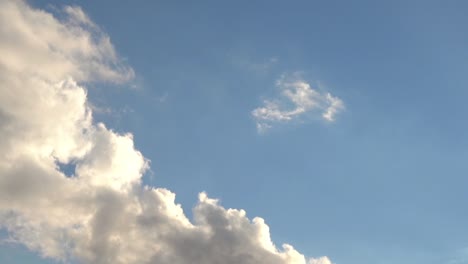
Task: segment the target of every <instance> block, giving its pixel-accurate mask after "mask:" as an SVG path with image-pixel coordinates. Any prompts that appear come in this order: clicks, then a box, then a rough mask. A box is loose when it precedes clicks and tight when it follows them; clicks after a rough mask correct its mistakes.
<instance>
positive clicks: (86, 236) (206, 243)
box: [0, 0, 331, 264]
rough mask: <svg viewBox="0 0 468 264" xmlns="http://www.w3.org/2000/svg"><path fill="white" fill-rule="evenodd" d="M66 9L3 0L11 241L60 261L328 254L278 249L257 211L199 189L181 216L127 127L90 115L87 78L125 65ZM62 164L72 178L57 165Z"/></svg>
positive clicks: (3, 191)
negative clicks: (154, 182) (149, 175)
mask: <svg viewBox="0 0 468 264" xmlns="http://www.w3.org/2000/svg"><path fill="white" fill-rule="evenodd" d="M62 12H63V14H64V16H63V17H64V18H63V19H57V18H56V17H54V16H53V15H52V14H50V13H48V12H45V11H43V10H38V9H34V8H32V7H31V6H29V5H28V4H27V3H25V2H22V1H9V0H0V52H1V54H2V56H0V228H1V229H3V230H6V231H7V232H8V236H9V241H13V243H21V244H23V245H25V246H26V247H27V248H28V249H30V250H32V251H34V252H37V253H38V254H40V255H41V256H43V257H46V258H51V259H54V260H56V261H58V262H66V263H70V262H73V263H74V262H76V263H83V264H88V263H93V264H107V263H109V264H110V263H112V264H120V263H121V264H124V263H125V264H132V263H135V264H136V263H138V264H141V263H160V264H166V263H167V264H178V263H180V264H187V263H205V264H210V263H213V264H214V263H228V264H229V263H232V264H234V263H247V264H248V263H252V264H253V263H268V264H275V263H278V264H286V263H294V264H295V263H297V264H300V263H304V264H305V263H310V264H330V263H331V262H330V260H329V259H328V258H326V257H321V258H318V259H308V260H307V259H306V258H305V257H304V256H303V255H302V254H300V253H299V252H297V251H296V250H295V249H294V248H293V247H292V246H290V245H287V244H285V245H283V246H282V248H281V249H278V248H277V247H276V246H275V245H274V244H273V243H272V241H271V239H270V233H269V228H268V226H267V225H266V224H265V222H264V220H263V219H261V218H254V219H252V220H251V219H249V218H247V216H246V213H245V211H243V210H236V209H225V208H223V207H222V206H221V205H220V204H219V203H218V201H217V200H216V199H211V198H209V197H208V196H207V195H206V194H205V193H201V194H200V195H199V201H198V203H197V205H196V206H195V208H194V209H193V215H194V216H193V219H188V218H187V217H186V216H185V214H184V212H183V211H182V208H181V206H180V205H178V204H176V203H175V194H174V193H172V192H171V191H169V190H166V189H163V188H153V187H149V186H143V185H142V183H141V177H142V175H143V174H144V173H145V171H146V170H147V169H148V166H149V162H148V160H147V159H145V158H144V156H143V155H142V154H141V153H140V152H139V151H138V150H136V149H135V148H134V145H133V138H132V135H131V134H118V133H116V132H114V131H112V130H110V129H109V128H107V127H106V126H105V125H104V124H100V123H98V124H96V123H95V122H93V117H92V110H91V107H90V105H89V103H88V101H87V95H86V89H85V87H84V86H83V85H85V84H86V83H88V82H91V81H107V82H124V81H126V80H129V79H131V78H132V77H133V75H134V74H133V71H132V69H131V68H130V67H129V66H127V65H126V64H125V63H123V62H122V61H121V60H120V59H119V57H118V55H117V54H116V52H115V50H114V48H113V47H112V44H111V42H110V40H109V37H108V36H107V35H106V34H105V33H104V32H102V31H101V30H100V29H99V27H98V26H97V25H95V24H94V23H93V22H92V21H91V20H90V19H89V18H88V16H87V15H86V14H85V13H84V12H83V11H82V10H81V9H80V8H78V7H66V8H64V9H63V11H62ZM68 163H72V164H74V166H75V168H76V169H75V171H74V174H73V175H71V176H67V175H65V173H64V172H62V171H61V170H60V166H59V164H68Z"/></svg>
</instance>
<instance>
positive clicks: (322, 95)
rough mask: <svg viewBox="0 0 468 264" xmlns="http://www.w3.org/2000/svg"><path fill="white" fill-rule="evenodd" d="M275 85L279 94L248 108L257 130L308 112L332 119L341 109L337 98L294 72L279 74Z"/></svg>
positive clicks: (342, 106) (302, 115)
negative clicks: (279, 76)
mask: <svg viewBox="0 0 468 264" xmlns="http://www.w3.org/2000/svg"><path fill="white" fill-rule="evenodd" d="M276 86H277V87H278V88H279V89H280V97H279V98H277V99H268V100H264V102H263V106H261V107H258V108H256V109H254V110H253V111H252V116H253V118H254V119H255V121H256V123H257V129H258V131H259V132H264V131H266V130H268V129H269V128H271V127H272V126H273V125H274V124H276V123H286V122H290V121H293V120H299V119H300V118H302V117H304V116H308V115H309V116H310V115H317V114H318V115H320V116H321V117H322V118H323V119H324V120H326V121H328V122H333V121H335V117H336V115H337V114H338V113H339V112H341V111H342V110H343V109H344V103H343V101H342V100H341V99H340V98H338V97H335V96H333V95H331V94H330V93H328V92H320V91H318V90H315V89H313V88H312V87H311V86H310V84H309V83H307V82H306V81H304V80H302V79H301V78H299V77H298V75H297V74H295V75H294V76H282V77H281V78H280V79H279V80H278V81H277V82H276Z"/></svg>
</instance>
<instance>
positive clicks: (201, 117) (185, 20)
mask: <svg viewBox="0 0 468 264" xmlns="http://www.w3.org/2000/svg"><path fill="white" fill-rule="evenodd" d="M63 4H73V5H79V6H81V7H82V8H83V10H84V11H85V12H87V13H88V15H89V16H90V17H91V19H92V20H93V21H94V22H95V23H96V24H97V25H99V26H100V27H101V28H102V29H103V30H104V31H105V32H107V33H108V34H109V36H110V37H111V41H112V43H113V44H114V46H115V48H116V49H117V51H118V52H119V54H120V55H121V56H122V57H124V58H125V59H126V61H127V63H128V64H129V65H131V67H133V69H134V70H135V73H136V78H135V80H134V81H133V83H132V84H131V85H133V86H134V87H133V88H131V89H128V86H130V85H124V86H117V87H115V86H111V85H102V84H93V85H91V87H88V89H89V98H90V100H91V102H93V103H94V104H95V105H96V106H98V107H101V108H103V109H104V108H109V109H112V110H113V113H111V114H109V113H96V114H95V115H96V119H97V120H101V121H105V123H107V124H108V126H109V127H110V128H113V129H115V130H117V131H120V132H131V133H133V134H134V140H135V142H136V147H137V148H138V149H139V150H141V151H142V153H143V154H144V155H145V157H147V158H149V159H150V160H151V168H152V171H153V173H148V174H147V175H146V176H145V178H144V181H145V183H147V184H149V185H154V186H162V187H167V188H168V189H170V190H172V191H174V192H175V193H176V194H177V201H178V202H179V203H181V204H182V206H183V208H184V210H185V211H186V213H187V214H188V215H190V211H191V208H192V206H193V205H194V204H195V202H196V199H197V194H198V193H199V192H200V191H206V192H207V193H208V194H209V195H210V196H211V197H217V198H219V199H220V200H221V203H222V204H223V205H224V206H226V207H232V208H242V209H245V210H246V211H247V214H248V216H249V217H254V216H261V217H263V218H264V219H265V220H266V222H267V224H269V226H270V229H271V234H272V239H273V240H274V242H275V243H278V244H280V243H282V242H287V243H290V244H292V245H294V246H295V248H297V249H298V251H300V252H301V253H304V254H305V255H308V256H321V255H326V256H329V257H330V259H331V260H332V261H333V262H334V263H337V264H393V263H399V264H462V263H468V253H466V252H468V227H467V223H468V210H467V207H466V201H467V199H468V192H467V191H466V187H467V185H468V177H467V174H466V173H467V171H468V162H467V160H468V137H467V136H466V131H467V129H468V124H467V121H466V114H467V113H468V104H466V103H465V101H466V98H468V78H467V76H468V63H467V61H468V49H467V47H468V31H467V29H466V28H467V25H468V16H467V15H466V12H467V10H468V2H466V1H432V0H429V1H408V0H405V1H399V0H397V1H334V0H332V1H184V2H183V1H37V2H35V3H34V6H36V7H40V8H44V9H46V10H53V8H52V7H51V6H61V5H63ZM296 72H301V73H302V74H301V76H302V78H303V80H305V81H307V82H308V83H310V85H311V87H314V88H317V87H322V89H324V90H326V91H328V92H330V93H331V94H333V95H334V96H336V97H338V98H340V99H341V100H342V101H343V102H344V105H345V109H344V110H343V111H342V112H340V113H339V115H337V118H336V120H335V121H334V122H324V121H323V120H320V119H316V118H311V119H306V120H302V121H300V122H286V123H281V124H278V125H275V126H273V127H272V128H271V129H269V130H268V131H267V132H266V133H259V132H258V131H257V129H256V124H255V120H254V118H253V117H252V114H251V112H252V110H254V109H255V108H257V107H260V106H261V105H262V101H263V100H264V99H268V98H275V97H277V96H278V87H277V86H276V85H275V83H276V81H278V80H279V79H280V78H281V76H282V75H283V74H294V73H296ZM11 252H13V255H14V257H12V256H7V255H9V254H10V253H11ZM8 258H11V263H33V262H34V263H42V262H41V261H40V260H39V258H38V257H35V256H33V255H30V253H26V252H25V251H23V250H21V249H15V248H10V247H9V246H8V247H7V246H5V247H3V246H2V247H0V260H2V259H4V260H5V259H8ZM6 263H10V262H8V261H7V262H6ZM44 263H46V262H44Z"/></svg>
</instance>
